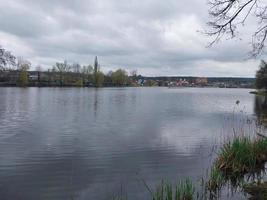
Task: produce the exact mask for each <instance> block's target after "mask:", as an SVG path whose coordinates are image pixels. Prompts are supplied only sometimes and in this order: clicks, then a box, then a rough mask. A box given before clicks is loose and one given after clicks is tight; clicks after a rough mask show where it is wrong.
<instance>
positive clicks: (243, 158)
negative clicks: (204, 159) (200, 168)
mask: <svg viewBox="0 0 267 200" xmlns="http://www.w3.org/2000/svg"><path fill="white" fill-rule="evenodd" d="M266 161H267V139H266V138H260V139H255V140H253V139H251V138H249V137H236V138H234V139H233V140H232V141H229V142H227V143H226V144H224V145H223V147H222V148H221V150H220V152H219V154H218V158H217V159H216V160H215V167H216V168H217V169H219V170H221V171H223V172H225V173H227V174H232V175H239V174H245V173H248V172H251V171H254V170H255V169H256V168H257V167H258V166H259V165H260V164H263V163H264V162H266Z"/></svg>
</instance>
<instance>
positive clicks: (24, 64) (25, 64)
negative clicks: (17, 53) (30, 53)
mask: <svg viewBox="0 0 267 200" xmlns="http://www.w3.org/2000/svg"><path fill="white" fill-rule="evenodd" d="M30 68H31V62H30V61H28V60H25V59H24V58H23V57H18V61H17V70H19V71H27V70H29V69H30Z"/></svg>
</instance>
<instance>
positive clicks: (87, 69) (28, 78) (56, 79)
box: [0, 46, 137, 87]
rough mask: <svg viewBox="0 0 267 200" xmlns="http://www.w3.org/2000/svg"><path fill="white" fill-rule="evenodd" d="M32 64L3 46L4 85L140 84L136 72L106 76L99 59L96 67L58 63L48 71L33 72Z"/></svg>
mask: <svg viewBox="0 0 267 200" xmlns="http://www.w3.org/2000/svg"><path fill="white" fill-rule="evenodd" d="M31 67H32V66H31V62H29V61H27V60H25V59H23V58H22V57H18V58H16V57H15V56H14V55H12V53H11V52H9V51H6V50H5V49H4V48H2V47H1V46H0V82H5V83H7V84H8V83H9V84H10V85H16V86H22V87H26V86H33V85H34V86H62V87H63V86H77V87H78V86H79V87H83V86H89V87H90V86H91V87H102V86H131V85H135V83H136V81H137V72H136V70H134V71H132V72H131V76H129V75H128V73H127V71H126V70H124V69H117V70H116V71H109V72H108V73H107V74H104V73H103V72H102V71H101V70H100V64H99V63H98V58H97V56H96V57H95V61H94V65H83V66H82V65H80V64H79V63H72V64H69V63H68V62H67V61H66V60H65V61H64V62H57V63H55V65H54V66H52V68H50V69H48V70H46V71H44V70H43V69H42V67H41V66H37V67H36V68H35V70H34V71H31V72H29V69H30V68H31Z"/></svg>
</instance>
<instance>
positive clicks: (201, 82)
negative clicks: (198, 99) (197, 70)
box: [196, 77, 208, 86]
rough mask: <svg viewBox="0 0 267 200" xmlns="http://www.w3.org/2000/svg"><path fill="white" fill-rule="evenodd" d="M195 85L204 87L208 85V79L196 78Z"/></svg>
mask: <svg viewBox="0 0 267 200" xmlns="http://www.w3.org/2000/svg"><path fill="white" fill-rule="evenodd" d="M196 85H199V86H206V85H208V79H207V78H205V77H199V78H196Z"/></svg>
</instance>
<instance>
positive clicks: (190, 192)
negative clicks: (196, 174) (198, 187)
mask: <svg viewBox="0 0 267 200" xmlns="http://www.w3.org/2000/svg"><path fill="white" fill-rule="evenodd" d="M194 194H195V187H194V185H193V184H192V182H191V181H190V180H189V179H187V180H185V181H181V182H180V183H179V184H177V185H176V186H175V187H173V186H172V185H171V184H166V183H165V184H164V183H162V184H161V185H160V186H159V187H158V188H157V189H156V191H155V193H154V194H153V200H193V199H194Z"/></svg>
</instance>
